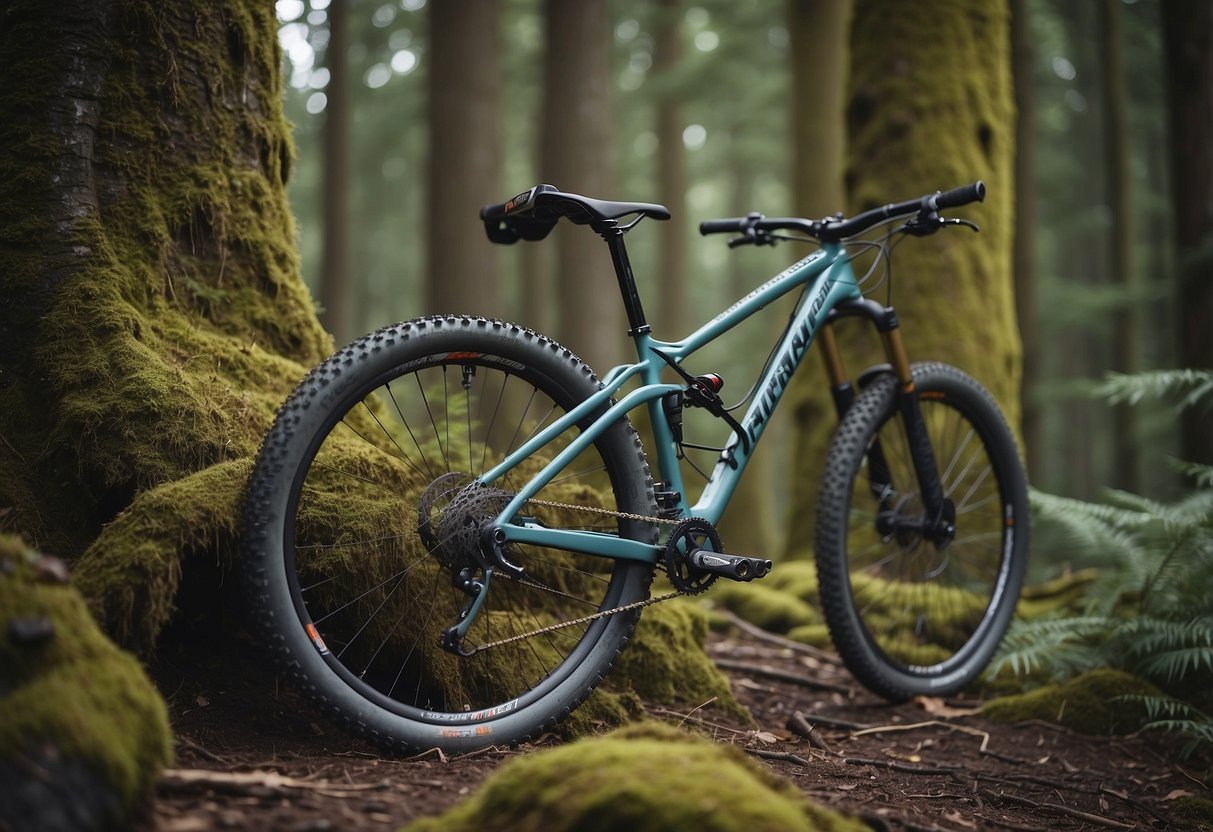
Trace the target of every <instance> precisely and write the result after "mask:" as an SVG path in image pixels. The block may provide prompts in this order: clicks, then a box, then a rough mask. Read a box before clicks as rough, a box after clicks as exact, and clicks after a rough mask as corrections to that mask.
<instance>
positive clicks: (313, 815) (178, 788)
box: [140, 628, 1210, 832]
mask: <svg viewBox="0 0 1213 832" xmlns="http://www.w3.org/2000/svg"><path fill="white" fill-rule="evenodd" d="M709 651H710V653H711V655H712V656H713V658H714V659H715V660H716V661H717V663H718V665H720V667H721V669H722V670H723V672H725V673H726V674H727V675H728V677H729V678H730V680H731V681H732V684H733V689H734V691H735V693H736V695H737V697H738V699H739V700H740V701H742V702H743V703H744V704H745V705H746V706H747V707H748V708H749V709H750V711H751V712H752V713H753V715H754V718H755V721H756V726H751V725H743V724H738V723H735V722H733V723H730V722H728V721H719V720H717V719H716V718H714V715H713V718H712V719H708V718H706V717H702V715H703V714H704V713H706V712H707V710H706V709H704V710H692V709H690V708H687V709H685V710H682V711H676V710H672V709H669V708H664V707H658V706H655V705H650V706H649V711H650V713H651V715H652V716H653V717H655V718H657V719H661V720H664V721H668V722H671V723H674V724H679V723H684V722H686V723H694V724H695V725H697V726H698V727H699V728H701V729H704V730H706V731H707V732H708V733H710V734H711V735H712V736H714V737H715V738H716V741H718V742H721V743H731V744H734V745H738V746H740V747H742V748H744V749H745V750H746V751H747V752H749V753H750V754H752V755H753V756H754V758H755V759H756V760H761V761H762V762H763V764H765V765H767V766H769V767H770V768H771V769H772V770H773V771H775V772H776V773H778V774H779V775H782V776H783V777H785V778H787V779H788V780H790V781H791V782H792V783H794V784H796V786H798V787H799V788H800V789H801V790H802V791H803V792H804V794H805V795H806V796H807V797H808V798H809V799H811V800H813V801H815V802H817V803H819V804H824V805H827V806H830V807H832V808H835V809H838V810H840V811H844V812H848V813H851V814H858V815H861V816H863V818H864V819H865V820H866V821H867V822H868V824H869V825H870V826H871V827H872V828H873V829H876V830H915V831H917V830H936V831H937V830H948V832H964V831H965V830H974V829H1008V830H1042V831H1043V830H1107V829H1153V830H1179V829H1185V828H1191V827H1190V826H1184V825H1183V824H1182V823H1179V822H1176V821H1174V820H1173V819H1172V818H1171V816H1170V814H1171V813H1170V809H1171V806H1172V801H1174V800H1175V799H1176V798H1178V797H1181V796H1183V795H1187V794H1195V795H1202V794H1207V792H1208V791H1209V785H1210V784H1208V783H1206V782H1202V780H1201V779H1200V777H1201V775H1200V774H1199V769H1194V768H1192V767H1190V766H1185V765H1183V764H1181V763H1178V762H1176V760H1175V756H1174V755H1173V754H1170V753H1168V752H1167V751H1166V750H1165V749H1164V748H1163V747H1162V746H1160V745H1159V744H1158V742H1157V739H1156V738H1149V737H1144V736H1134V737H1091V736H1085V735H1082V734H1076V733H1073V732H1071V731H1069V730H1066V729H1064V728H1059V727H1057V726H1054V725H1050V724H1048V723H1043V722H1031V723H1020V724H1016V725H998V724H994V723H991V722H989V721H987V720H985V719H983V718H982V717H980V716H979V715H977V714H976V709H977V707H978V706H979V705H980V702H979V701H978V700H975V699H959V700H948V701H940V700H918V701H916V702H912V703H907V704H904V705H898V706H892V705H889V704H888V703H886V702H884V701H883V700H880V699H878V698H877V697H875V696H873V695H872V694H870V693H868V692H867V691H865V690H864V689H862V688H861V687H859V686H858V685H857V683H855V682H854V680H853V679H852V678H851V676H850V675H849V674H848V673H847V671H846V670H845V669H844V668H842V666H841V665H840V663H839V661H838V659H837V658H836V657H835V656H833V655H832V654H830V653H825V652H822V651H818V650H815V649H813V648H803V647H800V646H793V645H790V644H789V643H786V642H782V641H781V640H779V639H778V637H770V636H764V635H763V634H761V632H760V631H759V632H756V631H752V630H751V629H750V628H746V629H740V628H737V629H733V630H731V631H730V632H729V633H727V634H716V635H713V636H712V638H711V641H710V642H709ZM171 664H172V663H171V662H170V663H168V665H171ZM168 665H165V666H161V667H159V668H155V669H154V674H155V676H156V678H157V681H158V682H159V684H160V685H161V689H162V690H163V691H164V693H165V695H166V697H167V698H168V700H169V705H170V710H171V713H172V719H173V726H174V729H175V731H176V737H177V741H176V762H175V764H174V768H173V769H170V770H168V771H166V772H164V774H163V775H162V777H161V779H160V781H159V784H158V787H157V793H156V796H155V801H154V803H153V804H152V806H151V807H150V810H149V812H148V815H147V817H146V819H145V821H144V823H143V826H142V827H141V830H140V832H153V830H154V832H198V831H199V830H211V829H258V830H265V831H266V832H269V830H287V831H288V832H321V831H322V830H394V829H396V828H397V827H399V826H401V825H402V824H404V823H406V822H408V821H410V820H412V819H414V818H417V817H421V816H424V815H432V814H437V813H440V812H442V811H444V810H446V809H447V808H449V807H451V806H453V805H455V804H456V803H458V802H460V801H462V800H464V799H465V798H467V797H468V796H469V795H470V794H471V793H472V792H474V791H475V790H476V789H477V787H479V786H480V784H481V783H482V782H483V781H484V780H485V779H486V778H487V777H488V776H489V775H490V774H492V772H493V771H494V770H495V769H497V768H498V767H499V766H500V765H502V764H503V763H505V762H507V761H509V760H510V759H512V758H514V757H517V756H518V755H521V754H528V753H532V752H534V751H535V750H536V749H539V748H543V747H546V746H550V745H553V744H556V743H558V742H559V741H558V740H557V739H556V738H542V739H541V740H540V741H539V742H536V743H532V744H528V745H526V746H523V747H521V748H517V749H488V750H485V751H482V752H479V753H475V754H471V755H467V756H463V757H456V758H451V757H447V756H444V755H442V754H440V753H439V752H438V751H437V750H434V751H431V752H429V753H425V754H421V755H418V756H416V757H412V758H409V759H390V758H384V757H382V756H381V755H380V754H379V753H377V752H376V750H375V749H374V748H372V747H369V746H366V745H363V744H360V743H358V742H355V741H352V740H349V739H348V738H347V737H346V736H345V735H344V734H342V733H341V732H339V731H338V730H336V729H334V728H331V727H330V726H329V725H328V724H326V723H324V722H322V721H321V719H320V717H319V716H318V715H317V714H316V713H315V712H314V711H313V710H312V709H311V708H310V707H309V706H307V705H306V704H304V703H300V702H298V701H296V700H294V699H293V698H292V697H291V696H289V695H288V694H285V693H281V694H277V695H276V694H275V693H274V692H273V691H272V686H273V682H272V681H269V682H268V684H269V686H270V692H269V693H267V691H266V689H265V688H264V687H262V688H259V689H258V688H255V687H254V686H256V685H262V684H265V682H264V680H265V679H266V674H265V673H264V672H263V671H260V670H258V669H255V668H252V667H250V672H249V673H241V672H239V669H238V668H232V667H228V668H226V671H225V672H224V673H222V674H220V673H216V674H215V675H213V676H212V677H211V678H213V679H215V683H214V684H213V685H205V686H201V687H200V686H199V683H198V682H197V681H196V679H197V678H198V676H199V674H198V673H197V672H192V673H189V674H188V675H182V674H181V673H180V672H179V667H180V665H179V666H178V669H177V670H174V669H173V668H172V667H170V666H168ZM195 670H196V669H195ZM233 671H236V672H233ZM184 678H188V679H190V681H182V679H184ZM270 678H271V679H272V677H270ZM220 680H222V681H220Z"/></svg>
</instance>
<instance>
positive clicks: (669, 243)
mask: <svg viewBox="0 0 1213 832" xmlns="http://www.w3.org/2000/svg"><path fill="white" fill-rule="evenodd" d="M682 7H683V3H682V0H661V3H660V7H659V11H658V19H657V30H656V46H655V48H654V54H653V76H654V77H653V81H654V83H656V84H659V85H660V91H659V92H658V94H657V96H656V99H655V102H654V103H655V105H656V108H657V193H658V198H659V199H660V200H661V203H662V204H663V205H665V207H667V208H669V209H670V214H671V215H672V217H673V219H672V222H671V223H670V224H669V227H668V228H663V229H662V230H661V268H660V270H659V272H658V278H657V279H658V292H659V294H658V307H657V308H658V310H659V311H660V314H661V325H662V328H663V329H664V331H666V332H670V333H673V334H674V335H676V336H678V337H681V336H683V335H685V334H686V331H687V326H688V321H689V319H690V315H689V314H688V309H687V302H688V298H687V262H688V261H687V250H688V243H687V200H686V191H687V175H686V148H685V147H684V146H683V143H682V130H683V126H684V125H683V118H682V107H681V106H680V102H681V100H682V97H683V90H682V89H680V88H679V86H678V84H677V72H678V66H679V64H680V63H681V61H682V41H681V31H680V26H679V24H680V23H681V21H682Z"/></svg>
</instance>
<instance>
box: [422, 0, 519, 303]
mask: <svg viewBox="0 0 1213 832" xmlns="http://www.w3.org/2000/svg"><path fill="white" fill-rule="evenodd" d="M498 14H499V4H498V3H497V2H496V0H442V2H439V3H432V4H430V44H431V46H430V55H431V56H432V58H431V60H432V64H431V66H430V76H429V82H430V91H429V95H430V164H429V177H430V178H429V210H428V211H427V212H426V219H427V222H428V223H429V226H428V237H427V241H428V254H429V268H428V270H427V278H428V279H427V283H426V286H427V293H426V311H427V312H432V313H475V314H483V315H496V316H503V315H504V314H505V312H506V310H505V308H504V303H503V300H502V298H503V294H504V293H503V292H502V291H501V285H500V280H499V277H498V274H499V267H498V252H497V251H496V250H495V249H494V248H493V245H492V243H490V242H489V241H488V240H487V238H485V236H484V234H483V232H482V231H481V230H480V229H479V227H478V225H477V212H478V211H479V209H480V207H481V206H482V205H486V204H488V203H491V202H500V201H501V200H502V199H503V198H504V197H503V193H502V184H501V178H502V152H501V145H502V119H501V72H500V66H499V64H500V61H499V48H498V43H499V29H500V25H499V20H498Z"/></svg>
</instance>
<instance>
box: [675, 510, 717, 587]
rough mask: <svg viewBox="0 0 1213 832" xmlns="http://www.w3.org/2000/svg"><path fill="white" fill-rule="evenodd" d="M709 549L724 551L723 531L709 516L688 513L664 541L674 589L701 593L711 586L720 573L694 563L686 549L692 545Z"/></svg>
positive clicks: (693, 547)
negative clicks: (717, 573) (721, 538)
mask: <svg viewBox="0 0 1213 832" xmlns="http://www.w3.org/2000/svg"><path fill="white" fill-rule="evenodd" d="M695 548H698V549H709V550H711V551H713V552H723V551H724V545H723V543H721V540H720V533H719V532H718V531H716V527H715V526H713V525H712V524H711V523H709V522H708V521H707V520H701V519H700V518H698V517H689V518H687V519H686V520H682V521H680V522H679V523H678V524H677V525H676V526H674V528H673V530H672V531H671V532H670V537H669V540H667V541H666V544H665V571H666V575H668V576H669V579H670V583H671V584H673V585H674V589H676V590H678V591H679V592H681V593H684V594H686V595H698V594H699V593H701V592H703V591H704V590H705V589H707V588H708V587H710V586H711V585H712V584H713V583H714V582H715V580H716V578H717V577H718V576H717V575H716V574H715V573H712V572H705V571H704V570H702V569H699V568H697V567H695V566H692V565H691V563H690V561H688V560H687V552H689V551H691V550H692V549H695Z"/></svg>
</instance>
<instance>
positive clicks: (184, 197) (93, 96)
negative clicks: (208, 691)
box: [0, 0, 736, 825]
mask: <svg viewBox="0 0 1213 832" xmlns="http://www.w3.org/2000/svg"><path fill="white" fill-rule="evenodd" d="M276 29H277V24H276V21H275V18H274V11H273V5H272V4H270V3H266V2H262V0H157V1H156V2H151V0H63V2H56V3H53V4H48V3H45V2H43V0H14V2H10V3H9V4H8V5H6V6H0V77H2V78H4V79H5V84H4V85H0V292H2V298H3V302H2V303H0V533H3V532H8V531H17V532H21V533H22V534H24V535H25V536H26V537H27V538H28V539H29V540H30V541H31V542H33V543H35V544H36V545H37V546H38V547H39V548H41V549H42V550H44V551H47V552H53V553H55V554H59V555H64V556H67V557H68V558H70V559H72V560H74V573H75V574H74V583H75V585H76V587H77V588H78V589H80V590H81V591H82V592H83V594H84V595H85V596H86V597H87V598H88V599H89V600H90V601H91V602H93V605H94V609H95V610H96V611H97V612H98V613H99V615H100V618H101V619H102V623H103V624H104V625H105V626H106V629H107V630H108V631H109V633H110V634H111V635H113V636H115V637H116V640H118V641H119V642H120V643H122V644H124V645H126V646H130V647H134V648H136V649H139V650H141V651H143V652H144V653H147V652H149V651H150V650H151V648H152V647H153V646H155V644H156V640H157V637H158V636H159V635H160V634H161V631H162V630H163V628H164V626H165V624H166V623H167V622H168V621H169V619H170V617H171V616H172V614H173V612H174V607H175V604H176V603H178V598H179V593H178V589H179V587H180V585H181V583H182V574H183V570H184V569H185V568H186V567H187V565H189V564H190V563H191V562H192V563H195V564H197V565H198V566H199V567H200V568H199V571H198V572H195V573H189V574H191V577H195V576H201V575H206V574H208V572H207V571H206V570H202V569H201V567H202V565H203V563H204V562H205V563H206V564H207V565H208V566H209V567H210V574H213V573H214V569H213V564H215V563H216V562H218V563H219V564H220V565H221V566H225V565H227V564H228V563H229V562H230V561H231V558H232V553H233V552H234V551H235V550H236V545H235V544H236V540H237V536H238V534H239V517H240V507H241V504H242V498H243V494H244V489H245V482H246V480H247V477H248V473H249V470H250V468H251V462H252V458H253V456H254V455H255V453H256V451H257V448H258V445H259V442H260V439H261V437H262V435H263V434H264V433H265V431H266V430H267V428H268V426H269V424H270V421H271V419H272V418H273V414H274V412H275V410H276V408H277V406H278V404H279V403H280V402H281V401H282V400H283V399H284V398H285V396H286V394H287V393H288V392H289V390H290V389H291V388H293V387H294V386H295V385H296V384H297V383H298V381H299V379H300V378H301V377H302V376H303V374H304V372H305V371H306V368H307V367H308V366H310V365H313V364H315V363H318V362H319V361H320V360H321V359H322V358H323V356H324V355H325V354H327V353H328V352H330V351H331V349H332V342H331V340H330V338H329V336H328V335H327V334H326V333H325V332H324V330H323V329H322V328H321V326H320V324H319V322H318V321H317V318H316V314H315V311H314V308H313V304H312V300H311V297H310V296H309V295H308V292H307V290H306V289H305V287H304V285H303V282H302V279H301V277H300V273H299V264H298V261H297V255H296V253H295V248H294V233H293V232H294V229H293V223H292V220H291V216H290V213H289V211H288V209H287V204H286V197H285V190H284V189H285V181H286V178H287V175H288V172H289V168H290V161H291V153H292V149H291V142H290V134H289V129H288V125H287V124H286V122H285V120H284V119H283V116H282V109H281V78H280V77H279V73H280V67H281V63H282V56H281V53H280V51H279V48H278V42H277V37H276V34H277V33H276ZM0 539H2V538H0ZM2 554H3V553H0V555H2ZM0 559H2V558H0ZM0 567H3V568H0V572H4V570H5V569H8V567H5V566H3V564H0ZM5 574H7V572H5ZM231 583H235V582H231ZM191 585H192V587H194V588H196V590H197V591H196V592H191V593H190V595H191V596H197V597H199V598H201V599H203V601H204V603H205V606H206V610H205V611H207V612H209V611H211V610H213V608H214V607H215V606H217V605H216V603H215V601H216V595H217V594H218V589H217V588H216V587H214V586H209V587H208V586H206V584H205V581H202V580H192V583H191ZM6 605H8V602H7V601H6V599H5V598H0V612H5V613H10V614H11V612H12V610H10V609H8V608H7V606H6ZM694 612H695V611H694V610H691V609H690V608H688V609H687V610H682V609H681V608H679V607H675V606H672V605H667V606H665V607H664V608H662V609H661V610H651V611H649V613H648V614H647V615H646V616H645V619H644V621H643V622H642V623H641V626H640V628H639V629H638V631H637V635H636V639H635V643H634V644H633V649H632V650H631V651H629V653H628V655H627V656H626V657H625V660H624V661H623V662H622V663H621V665H620V668H619V670H620V671H621V673H617V674H616V675H617V677H618V676H621V675H626V676H630V677H631V679H632V680H633V682H634V689H635V690H637V691H640V692H645V691H653V693H652V695H653V696H656V697H658V698H664V699H665V700H666V701H669V700H670V699H671V698H680V697H688V698H693V699H694V700H695V701H696V702H702V701H704V700H706V699H710V698H717V699H719V701H721V702H726V703H729V704H731V705H733V706H734V707H736V706H735V703H733V700H732V698H731V696H730V695H729V692H728V686H727V682H726V681H725V680H724V679H723V677H721V676H720V675H719V673H718V672H716V671H715V669H714V668H713V667H712V666H711V665H710V664H709V663H708V661H707V658H706V656H705V654H704V653H703V641H704V638H706V624H704V623H703V616H702V614H699V615H698V617H696V616H695V615H693V613H694ZM3 621H4V619H3V618H0V622H3ZM212 632H213V630H212ZM6 644H7V643H6ZM6 644H5V645H0V648H5V649H7V648H6ZM668 645H676V646H675V647H668ZM663 651H664V652H663ZM0 652H2V651H0ZM8 664H9V665H11V664H12V663H11V662H9V663H8ZM5 666H7V665H5V663H4V662H0V667H5ZM673 680H678V681H679V682H681V683H682V686H681V687H680V688H679V689H678V690H677V691H669V690H664V689H663V688H662V687H656V688H655V687H654V686H655V685H657V686H664V687H667V688H668V687H672V686H673ZM625 681H626V680H625ZM10 686H11V682H10V681H9V680H8V679H6V678H5V676H4V675H3V674H0V689H4V690H7V689H9V687H10ZM595 701H596V702H598V707H597V708H594V707H591V706H587V707H585V708H583V709H582V710H581V711H579V712H578V716H579V717H580V718H581V725H582V727H585V726H589V725H594V724H597V723H596V722H595V720H596V719H597V720H598V721H599V722H601V720H604V719H606V718H607V717H606V716H603V714H614V716H613V717H611V718H613V719H615V720H616V721H618V719H623V718H626V715H627V710H626V709H625V708H624V706H623V704H621V698H620V697H618V696H616V697H614V698H611V697H608V696H607V695H606V694H602V693H600V694H598V695H597V698H596V700H595ZM22 707H24V706H22ZM5 713H6V715H7V712H5ZM90 713H94V714H96V713H103V711H102V710H101V709H97V708H94V709H93V710H92V711H90ZM595 714H597V715H598V716H597V717H596V716H595ZM2 722H3V721H2V720H0V723H2ZM14 724H15V723H14ZM573 727H574V728H576V727H577V726H576V725H574V726H573ZM0 733H3V732H0ZM2 739H4V737H0V740H2ZM0 745H2V743H0ZM2 779H3V777H2V776H0V780H2ZM0 808H2V807H0ZM0 825H3V824H2V823H0Z"/></svg>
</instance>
